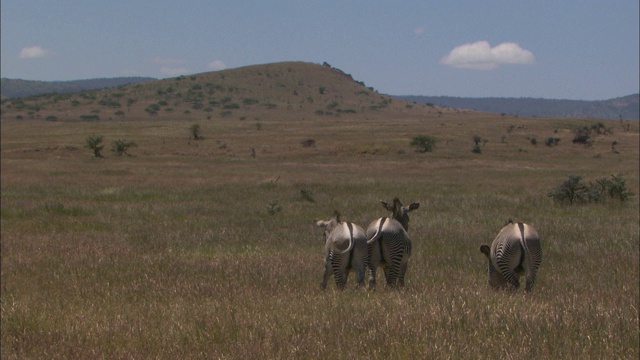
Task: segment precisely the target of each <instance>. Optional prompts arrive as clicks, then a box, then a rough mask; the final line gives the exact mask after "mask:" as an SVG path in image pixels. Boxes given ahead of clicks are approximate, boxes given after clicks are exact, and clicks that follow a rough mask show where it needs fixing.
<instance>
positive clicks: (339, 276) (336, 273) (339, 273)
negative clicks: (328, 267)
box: [333, 263, 349, 290]
mask: <svg viewBox="0 0 640 360" xmlns="http://www.w3.org/2000/svg"><path fill="white" fill-rule="evenodd" d="M348 275H349V273H347V272H346V271H345V269H344V268H342V266H341V264H339V263H338V264H333V277H334V278H335V279H336V286H337V287H338V289H340V290H344V287H345V285H346V284H347V276H348Z"/></svg>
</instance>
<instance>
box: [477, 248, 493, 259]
mask: <svg viewBox="0 0 640 360" xmlns="http://www.w3.org/2000/svg"><path fill="white" fill-rule="evenodd" d="M480 252H481V253H483V254H485V255H486V256H487V258H489V257H490V256H491V249H489V246H488V245H482V246H480Z"/></svg>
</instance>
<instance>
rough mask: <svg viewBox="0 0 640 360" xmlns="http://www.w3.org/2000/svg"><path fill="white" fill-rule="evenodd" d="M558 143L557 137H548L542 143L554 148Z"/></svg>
mask: <svg viewBox="0 0 640 360" xmlns="http://www.w3.org/2000/svg"><path fill="white" fill-rule="evenodd" d="M559 142H560V138H557V137H555V138H554V137H548V138H547V140H545V141H544V144H545V145H547V146H548V147H552V146H556V145H558V143H559Z"/></svg>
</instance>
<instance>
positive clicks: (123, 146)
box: [111, 139, 138, 156]
mask: <svg viewBox="0 0 640 360" xmlns="http://www.w3.org/2000/svg"><path fill="white" fill-rule="evenodd" d="M112 145H113V147H112V148H111V151H113V152H115V153H116V155H118V156H122V155H123V154H126V155H128V156H131V155H130V154H129V153H127V150H129V148H132V147H136V146H138V145H136V143H135V142H133V141H127V140H121V139H118V140H116V141H114V142H113V144H112Z"/></svg>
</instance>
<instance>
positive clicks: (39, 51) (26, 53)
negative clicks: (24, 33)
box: [19, 45, 50, 59]
mask: <svg viewBox="0 0 640 360" xmlns="http://www.w3.org/2000/svg"><path fill="white" fill-rule="evenodd" d="M49 54H50V51H48V50H45V49H43V48H42V46H38V45H36V46H27V47H24V48H22V50H21V51H20V55H19V56H20V58H21V59H33V58H39V57H44V56H47V55H49Z"/></svg>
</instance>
